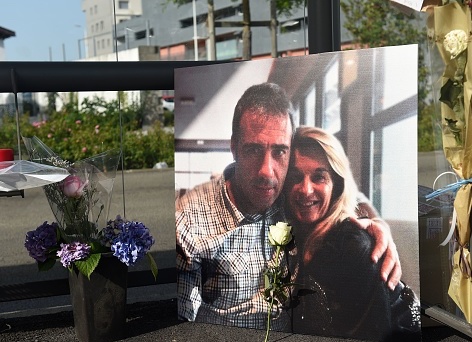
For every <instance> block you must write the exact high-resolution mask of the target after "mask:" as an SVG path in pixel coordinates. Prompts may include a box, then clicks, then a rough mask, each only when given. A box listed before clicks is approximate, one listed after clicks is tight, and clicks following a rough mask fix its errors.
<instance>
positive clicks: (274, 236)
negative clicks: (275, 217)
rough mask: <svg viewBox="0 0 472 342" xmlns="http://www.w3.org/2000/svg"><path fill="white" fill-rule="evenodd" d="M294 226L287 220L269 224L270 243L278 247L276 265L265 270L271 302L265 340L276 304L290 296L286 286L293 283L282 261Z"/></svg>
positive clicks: (267, 290)
mask: <svg viewBox="0 0 472 342" xmlns="http://www.w3.org/2000/svg"><path fill="white" fill-rule="evenodd" d="M291 231H292V227H291V226H289V225H288V224H287V223H285V222H277V224H276V225H271V226H269V243H270V244H271V245H272V246H275V247H276V250H275V261H274V265H271V266H268V267H267V268H266V269H265V270H264V292H263V295H264V299H265V300H266V301H267V302H268V303H269V310H268V313H267V328H266V335H265V340H264V341H265V342H267V340H268V338H269V331H270V316H271V313H272V309H273V307H274V305H278V304H280V303H284V302H285V301H286V300H287V298H288V296H287V290H286V288H287V287H289V286H291V285H293V283H291V282H290V278H289V276H288V275H287V276H284V272H283V269H282V267H281V266H280V262H281V257H282V256H281V252H282V250H283V249H284V247H285V246H286V245H288V243H289V242H290V241H291V240H292V233H291Z"/></svg>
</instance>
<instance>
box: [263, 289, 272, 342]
mask: <svg viewBox="0 0 472 342" xmlns="http://www.w3.org/2000/svg"><path fill="white" fill-rule="evenodd" d="M273 305H274V296H272V298H271V300H270V306H269V311H268V312H267V329H266V335H265V339H264V342H267V341H268V338H269V331H270V314H271V313H272V306H273Z"/></svg>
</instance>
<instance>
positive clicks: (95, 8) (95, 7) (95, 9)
mask: <svg viewBox="0 0 472 342" xmlns="http://www.w3.org/2000/svg"><path fill="white" fill-rule="evenodd" d="M93 9H94V11H95V14H97V12H98V10H97V5H95V6H94V7H93Z"/></svg>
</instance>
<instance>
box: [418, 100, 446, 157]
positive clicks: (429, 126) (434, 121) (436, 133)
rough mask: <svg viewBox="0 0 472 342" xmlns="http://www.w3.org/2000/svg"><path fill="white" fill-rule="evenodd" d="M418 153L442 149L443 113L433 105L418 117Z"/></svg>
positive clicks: (422, 111) (427, 107)
mask: <svg viewBox="0 0 472 342" xmlns="http://www.w3.org/2000/svg"><path fill="white" fill-rule="evenodd" d="M418 132H421V133H420V134H418V151H419V152H428V151H434V150H440V149H441V148H442V135H441V112H440V110H439V108H437V107H436V106H435V105H434V104H433V103H431V104H429V105H427V106H425V107H424V108H423V109H422V110H421V112H420V113H419V115H418Z"/></svg>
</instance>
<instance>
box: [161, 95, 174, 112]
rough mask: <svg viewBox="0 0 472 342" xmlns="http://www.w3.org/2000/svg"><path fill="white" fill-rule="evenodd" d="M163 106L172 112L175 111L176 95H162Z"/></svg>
mask: <svg viewBox="0 0 472 342" xmlns="http://www.w3.org/2000/svg"><path fill="white" fill-rule="evenodd" d="M162 108H163V109H164V110H168V111H170V112H173V111H174V97H173V96H163V97H162Z"/></svg>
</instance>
